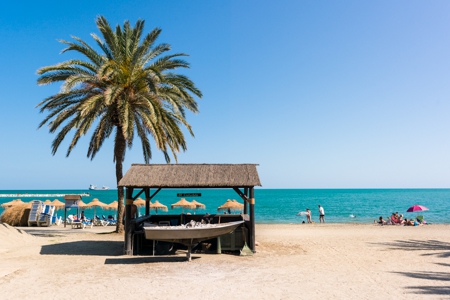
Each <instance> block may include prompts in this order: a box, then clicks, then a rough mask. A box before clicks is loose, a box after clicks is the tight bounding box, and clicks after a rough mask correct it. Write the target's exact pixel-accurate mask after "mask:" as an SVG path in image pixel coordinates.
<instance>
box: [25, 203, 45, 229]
mask: <svg viewBox="0 0 450 300" xmlns="http://www.w3.org/2000/svg"><path fill="white" fill-rule="evenodd" d="M41 211H42V201H39V200H33V201H31V210H30V215H29V216H28V226H29V227H31V226H33V225H36V226H38V221H39V215H40V214H41Z"/></svg>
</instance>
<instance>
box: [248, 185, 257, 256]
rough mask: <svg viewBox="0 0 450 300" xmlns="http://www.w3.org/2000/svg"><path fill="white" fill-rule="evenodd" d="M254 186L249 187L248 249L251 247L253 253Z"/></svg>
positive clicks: (254, 244)
mask: <svg viewBox="0 0 450 300" xmlns="http://www.w3.org/2000/svg"><path fill="white" fill-rule="evenodd" d="M255 236H256V234H255V188H254V187H251V188H250V237H249V240H250V241H249V242H250V249H252V251H253V253H255V252H256V247H255V246H256V243H255V240H256V239H255Z"/></svg>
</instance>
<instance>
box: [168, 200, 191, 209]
mask: <svg viewBox="0 0 450 300" xmlns="http://www.w3.org/2000/svg"><path fill="white" fill-rule="evenodd" d="M170 207H171V208H172V209H174V208H177V207H181V208H182V209H183V212H184V209H185V208H186V209H194V208H195V204H193V203H191V202H189V201H187V200H186V199H184V198H181V200H180V201H178V202H177V203H174V204H172V205H171V206H170Z"/></svg>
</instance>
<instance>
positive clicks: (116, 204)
mask: <svg viewBox="0 0 450 300" xmlns="http://www.w3.org/2000/svg"><path fill="white" fill-rule="evenodd" d="M104 208H105V209H111V210H117V209H118V208H119V202H117V200H115V201H113V202H111V203H110V204H108V205H106V206H105V207H104Z"/></svg>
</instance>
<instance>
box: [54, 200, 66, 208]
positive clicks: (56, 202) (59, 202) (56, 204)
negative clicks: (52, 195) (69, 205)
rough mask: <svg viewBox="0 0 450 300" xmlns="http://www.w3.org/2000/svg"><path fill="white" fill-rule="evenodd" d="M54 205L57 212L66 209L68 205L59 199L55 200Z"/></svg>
mask: <svg viewBox="0 0 450 300" xmlns="http://www.w3.org/2000/svg"><path fill="white" fill-rule="evenodd" d="M52 205H53V206H54V207H55V209H56V210H59V209H64V207H65V206H66V204H65V203H64V202H62V201H59V200H58V199H55V200H53V201H52Z"/></svg>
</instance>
